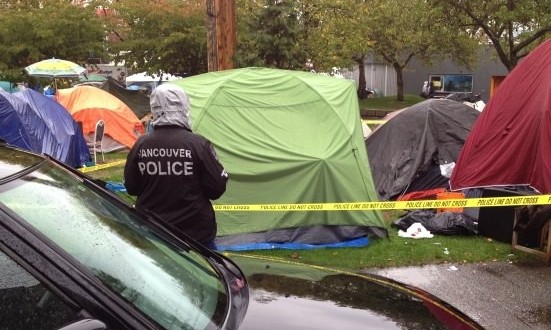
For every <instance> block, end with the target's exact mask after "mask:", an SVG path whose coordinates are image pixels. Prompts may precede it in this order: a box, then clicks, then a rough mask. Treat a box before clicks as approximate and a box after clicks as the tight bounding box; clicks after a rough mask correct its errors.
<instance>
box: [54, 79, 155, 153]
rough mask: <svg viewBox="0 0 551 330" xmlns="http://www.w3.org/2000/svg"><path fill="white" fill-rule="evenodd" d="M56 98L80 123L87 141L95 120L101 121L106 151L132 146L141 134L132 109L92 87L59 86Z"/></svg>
mask: <svg viewBox="0 0 551 330" xmlns="http://www.w3.org/2000/svg"><path fill="white" fill-rule="evenodd" d="M56 100H57V101H58V102H59V103H60V104H62V105H63V106H64V107H65V108H66V109H67V110H68V111H69V113H70V114H71V115H72V116H73V118H74V119H75V120H76V121H77V122H80V123H81V125H82V131H83V133H84V136H85V138H86V139H87V140H88V141H92V140H93V135H94V131H95V129H96V123H97V122H98V120H100V119H103V121H104V122H105V139H104V145H103V149H104V150H105V151H107V152H109V151H113V150H119V149H124V148H132V146H133V145H134V143H135V142H136V140H137V139H138V136H139V135H140V134H143V133H144V129H143V125H142V123H141V122H140V120H139V119H138V117H136V115H135V114H134V112H132V110H131V109H130V108H129V107H128V106H127V105H126V104H124V103H123V102H122V101H121V100H119V99H118V98H116V97H115V96H113V95H112V94H110V93H109V92H106V91H104V90H102V89H99V88H97V87H93V86H75V87H71V88H66V89H59V90H58V91H57V93H56Z"/></svg>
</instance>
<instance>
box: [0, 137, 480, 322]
mask: <svg viewBox="0 0 551 330" xmlns="http://www.w3.org/2000/svg"><path fill="white" fill-rule="evenodd" d="M237 328H239V329H240V330H271V329H278V330H279V329H289V330H299V329H300V330H306V329H316V330H322V329H332V330H333V329H347V330H354V329H481V327H480V326H479V325H478V324H477V323H476V322H475V321H473V320H472V319H470V318H468V317H467V316H466V315H464V314H463V313H461V312H460V311H458V310H457V309H455V308H453V307H452V306H450V305H448V304H446V303H445V302H443V301H441V300H438V299H437V298H435V297H434V296H431V295H430V294H428V293H426V292H424V291H422V290H420V289H418V288H415V287H411V286H405V285H403V284H400V283H398V282H394V281H391V280H388V279H385V278H383V277H378V276H374V275H365V274H356V273H351V272H345V271H338V270H331V269H326V268H323V267H315V266H307V265H301V264H299V263H293V262H289V261H283V260H276V259H270V258H266V257H258V256H254V255H251V254H240V253H228V252H225V253H224V255H223V254H219V253H216V252H214V251H210V250H208V249H206V248H205V247H203V246H202V245H200V244H198V243H196V242H195V241H194V240H193V239H191V238H188V237H185V236H183V237H182V238H177V237H176V236H174V235H172V234H171V233H170V232H169V231H168V230H167V229H166V228H165V227H163V226H162V225H161V224H160V222H159V221H158V220H157V219H156V218H155V217H153V216H151V215H149V214H143V213H140V212H139V211H137V210H136V209H135V208H133V207H132V206H130V205H128V204H127V203H126V202H124V201H122V200H121V199H120V198H119V197H118V196H117V195H116V194H114V193H112V192H109V191H108V190H106V189H104V188H103V184H102V183H101V182H96V181H95V180H93V179H91V178H89V177H88V176H86V175H85V174H83V173H80V172H79V171H76V170H74V169H72V168H69V167H67V166H65V165H63V164H62V163H60V162H58V161H56V160H55V159H53V158H51V157H49V156H39V155H35V154H32V153H28V152H24V151H21V150H16V149H12V148H9V147H7V146H5V145H1V144H0V329H33V330H34V329H63V330H70V329H115V330H119V329H206V330H208V329H237Z"/></svg>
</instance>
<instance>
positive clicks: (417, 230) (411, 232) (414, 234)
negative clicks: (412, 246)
mask: <svg viewBox="0 0 551 330" xmlns="http://www.w3.org/2000/svg"><path fill="white" fill-rule="evenodd" d="M398 236H400V237H406V238H432V237H433V236H434V235H432V234H431V233H430V231H428V230H427V229H426V228H425V227H423V225H422V224H420V223H418V222H416V223H414V224H412V225H411V226H409V228H408V229H407V230H406V231H403V230H401V229H400V230H398Z"/></svg>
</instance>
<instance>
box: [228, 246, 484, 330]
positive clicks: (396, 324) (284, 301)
mask: <svg viewBox="0 0 551 330" xmlns="http://www.w3.org/2000/svg"><path fill="white" fill-rule="evenodd" d="M226 254H227V256H228V257H230V258H231V259H232V260H233V261H235V262H236V263H237V264H238V266H239V267H240V268H241V269H242V270H243V271H244V272H245V274H246V275H247V279H248V284H249V290H250V301H249V308H248V310H247V314H246V315H245V319H244V321H243V323H242V325H241V327H240V328H239V329H240V330H257V329H263V330H272V329H274V330H275V329H292V330H314V329H315V330H332V329H346V330H360V329H362V330H365V329H377V330H388V329H419V330H426V329H457V330H459V329H462V330H467V329H483V328H482V327H481V326H480V325H479V324H478V323H477V322H475V321H474V320H472V319H471V318H469V317H468V316H467V315H465V314H464V313H462V312H461V311H459V310H457V309H456V308H454V307H453V306H451V305H449V304H447V303H446V302H444V301H442V300H440V299H438V298H436V297H435V296H433V295H431V294H429V293H427V292H426V291H423V290H421V289H419V288H416V287H413V286H408V285H404V284H402V283H399V282H396V281H393V280H390V279H387V278H384V277H381V276H377V275H370V274H359V273H354V272H347V271H343V270H337V269H329V268H325V267H319V266H312V265H305V264H300V263H298V262H292V261H288V260H280V259H277V258H272V257H266V256H256V255H254V254H241V253H236V252H228V253H226Z"/></svg>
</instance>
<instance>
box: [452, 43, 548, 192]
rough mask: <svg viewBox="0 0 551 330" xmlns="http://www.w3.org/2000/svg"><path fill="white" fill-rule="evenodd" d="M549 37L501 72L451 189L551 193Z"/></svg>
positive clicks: (471, 137) (464, 151)
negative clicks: (515, 189) (524, 189)
mask: <svg viewBox="0 0 551 330" xmlns="http://www.w3.org/2000/svg"><path fill="white" fill-rule="evenodd" d="M550 155H551V39H549V40H547V41H546V42H544V43H543V44H541V45H540V46H539V47H538V48H536V49H535V50H533V51H532V52H531V53H530V54H528V56H527V57H526V58H525V59H524V60H522V62H520V63H519V64H518V65H517V66H516V67H515V68H514V69H513V70H512V71H511V72H510V73H509V75H508V76H507V78H505V80H504V81H503V83H501V85H500V86H499V89H498V90H497V91H496V93H495V94H494V96H493V97H492V98H491V99H490V101H489V103H488V104H487V105H486V107H485V108H484V111H483V112H482V114H481V115H480V117H479V118H478V120H477V121H476V123H475V125H474V126H473V128H472V130H471V132H470V134H469V136H468V138H467V141H466V142H465V145H464V146H463V149H462V151H461V153H460V155H459V158H458V160H457V163H456V166H455V168H454V170H453V173H452V176H451V178H450V186H451V189H452V190H459V189H464V188H475V187H489V186H517V185H523V186H526V185H529V186H531V187H532V188H534V189H536V190H537V191H539V192H541V193H543V194H547V193H551V156H550Z"/></svg>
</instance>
